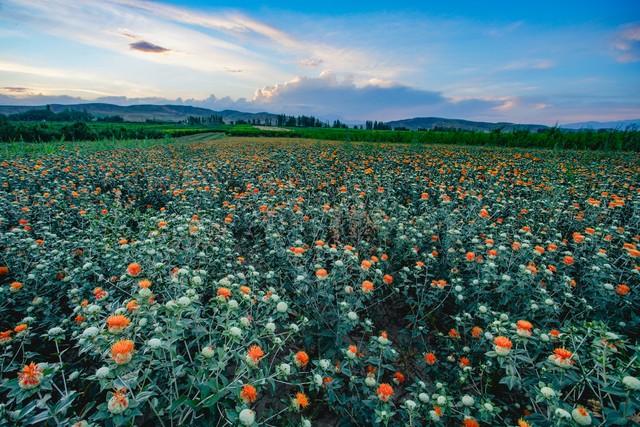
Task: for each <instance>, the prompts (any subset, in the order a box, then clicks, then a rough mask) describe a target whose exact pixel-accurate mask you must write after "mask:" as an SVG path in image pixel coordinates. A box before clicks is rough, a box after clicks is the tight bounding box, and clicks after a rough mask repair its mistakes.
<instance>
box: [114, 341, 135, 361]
mask: <svg viewBox="0 0 640 427" xmlns="http://www.w3.org/2000/svg"><path fill="white" fill-rule="evenodd" d="M134 350H135V344H134V343H133V341H131V340H120V341H117V342H116V343H115V344H113V345H112V346H111V358H112V359H113V361H114V362H116V363H117V364H118V365H124V364H126V363H129V362H130V361H131V358H132V357H133V352H134Z"/></svg>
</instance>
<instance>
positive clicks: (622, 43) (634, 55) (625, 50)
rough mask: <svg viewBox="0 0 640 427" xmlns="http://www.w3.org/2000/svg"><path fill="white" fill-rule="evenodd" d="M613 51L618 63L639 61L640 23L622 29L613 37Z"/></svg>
mask: <svg viewBox="0 0 640 427" xmlns="http://www.w3.org/2000/svg"><path fill="white" fill-rule="evenodd" d="M613 49H614V51H615V56H616V60H617V61H618V62H623V63H626V62H637V61H640V23H634V24H629V25H625V26H624V27H622V28H621V29H620V31H618V33H617V35H616V37H615V40H614V42H613Z"/></svg>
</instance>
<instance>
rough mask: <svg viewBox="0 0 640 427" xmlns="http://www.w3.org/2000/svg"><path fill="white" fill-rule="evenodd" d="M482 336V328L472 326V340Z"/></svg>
mask: <svg viewBox="0 0 640 427" xmlns="http://www.w3.org/2000/svg"><path fill="white" fill-rule="evenodd" d="M481 335H482V328H481V327H480V326H474V327H473V328H471V336H472V337H474V338H480V336H481Z"/></svg>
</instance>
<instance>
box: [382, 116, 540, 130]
mask: <svg viewBox="0 0 640 427" xmlns="http://www.w3.org/2000/svg"><path fill="white" fill-rule="evenodd" d="M386 124H387V125H389V126H391V127H392V128H398V127H402V128H407V129H411V130H418V129H436V128H441V129H459V130H467V131H481V132H489V131H492V130H496V129H501V130H504V131H514V130H529V131H534V132H535V131H537V130H540V129H546V128H547V126H544V125H534V124H517V123H490V122H474V121H471V120H461V119H445V118H442V117H414V118H412V119H403V120H394V121H390V122H386Z"/></svg>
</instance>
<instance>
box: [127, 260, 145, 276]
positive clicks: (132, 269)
mask: <svg viewBox="0 0 640 427" xmlns="http://www.w3.org/2000/svg"><path fill="white" fill-rule="evenodd" d="M141 272H142V267H141V266H140V264H138V263H137V262H132V263H131V264H129V265H128V266H127V274H128V275H129V276H131V277H136V276H138V275H139V274H140V273H141Z"/></svg>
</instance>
